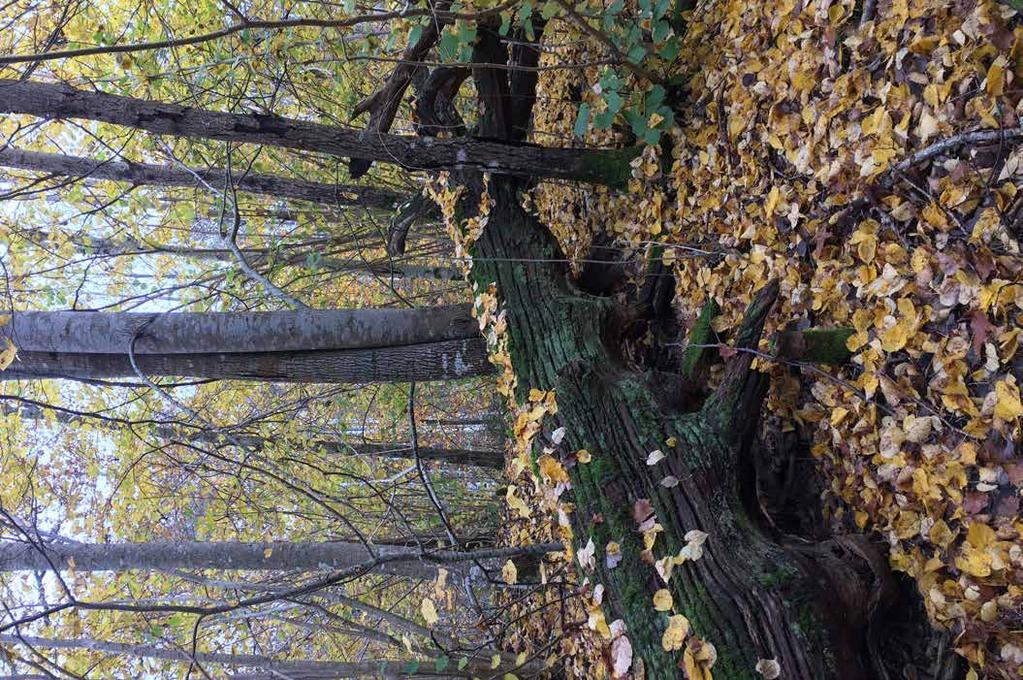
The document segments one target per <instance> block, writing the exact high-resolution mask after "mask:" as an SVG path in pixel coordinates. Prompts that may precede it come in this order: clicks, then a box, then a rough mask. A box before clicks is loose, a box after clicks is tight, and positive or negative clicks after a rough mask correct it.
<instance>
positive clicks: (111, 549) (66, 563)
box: [0, 541, 560, 579]
mask: <svg viewBox="0 0 1023 680" xmlns="http://www.w3.org/2000/svg"><path fill="white" fill-rule="evenodd" d="M558 549H560V546H557V545H535V546H529V547H525V548H493V549H488V550H477V551H473V552H454V551H435V552H420V551H419V550H418V549H417V548H415V547H406V546H395V545H374V546H373V550H374V552H375V553H376V554H375V555H371V554H370V553H369V551H367V549H366V546H365V545H363V544H362V543H355V542H348V541H335V542H329V543H327V542H324V543H312V542H298V543H291V542H274V543H243V542H204V541H203V542H200V541H152V542H148V543H70V542H68V543H63V542H62V543H37V544H34V545H29V544H26V543H15V542H10V541H5V542H2V543H0V571H49V570H52V569H58V570H60V571H65V570H68V569H71V568H74V570H75V571H78V572H91V571H151V570H161V571H173V570H175V569H217V570H224V571H228V570H239V571H337V570H345V569H351V568H358V567H362V566H364V565H370V567H369V568H371V570H372V571H374V572H381V573H387V574H397V575H400V576H408V577H410V578H422V579H429V578H433V577H434V576H436V573H437V569H438V568H439V567H442V566H444V567H447V568H456V567H457V566H458V565H460V564H464V563H467V562H475V561H477V560H480V561H487V560H495V559H501V558H507V557H513V556H516V555H537V554H543V553H546V552H549V551H551V550H558Z"/></svg>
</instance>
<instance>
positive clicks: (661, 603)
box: [654, 588, 673, 612]
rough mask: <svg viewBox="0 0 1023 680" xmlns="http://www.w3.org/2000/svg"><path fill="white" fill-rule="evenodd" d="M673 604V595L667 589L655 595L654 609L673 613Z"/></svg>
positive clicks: (662, 589)
mask: <svg viewBox="0 0 1023 680" xmlns="http://www.w3.org/2000/svg"><path fill="white" fill-rule="evenodd" d="M672 603H673V600H672V597H671V593H670V592H669V591H668V589H667V588H661V589H660V590H658V591H657V592H656V593H654V609H656V610H657V611H659V612H667V611H671V605H672Z"/></svg>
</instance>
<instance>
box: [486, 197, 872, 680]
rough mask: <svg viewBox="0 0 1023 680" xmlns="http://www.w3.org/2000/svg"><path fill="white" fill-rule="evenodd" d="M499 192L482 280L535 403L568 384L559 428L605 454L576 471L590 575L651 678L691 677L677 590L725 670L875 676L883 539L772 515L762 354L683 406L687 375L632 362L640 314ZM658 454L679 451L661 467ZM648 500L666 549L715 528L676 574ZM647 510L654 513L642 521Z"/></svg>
mask: <svg viewBox="0 0 1023 680" xmlns="http://www.w3.org/2000/svg"><path fill="white" fill-rule="evenodd" d="M490 193H491V196H492V197H494V199H495V201H496V205H495V207H494V208H493V209H492V210H491V213H490V216H489V222H488V226H487V227H486V228H485V229H484V231H483V234H482V236H481V237H480V238H479V240H478V241H477V242H476V255H478V256H479V258H478V259H477V260H476V264H475V266H474V271H473V275H474V278H475V280H476V281H477V283H478V284H480V285H481V289H485V288H486V285H487V284H488V283H490V282H496V284H497V290H498V291H499V294H500V296H501V297H502V300H503V303H504V305H505V309H506V310H507V322H508V333H509V346H510V348H511V357H512V361H513V364H514V368H515V373H516V375H517V376H518V386H519V391H520V397H522V396H523V395H524V394H525V392H527V391H528V390H529V389H530V388H538V389H541V390H553V391H554V393H555V394H556V396H557V404H558V413H557V415H556V416H548V421H550V422H548V421H545V427H551V428H553V427H557V426H558V425H564V426H565V427H566V428H567V434H566V435H565V438H564V441H563V442H562V451H563V453H567V452H571V451H575V450H577V449H583V448H585V449H588V450H589V451H590V452H592V462H590V463H588V464H576V465H574V466H571V467H570V469H569V474H570V476H571V481H572V495H574V497H573V498H571V499H570V500H571V501H572V502H574V503H575V504H576V509H575V512H574V514H573V529H574V533H575V542H576V544H577V546H582V545H584V544H586V543H587V541H588V540H590V539H592V540H593V541H594V543H595V545H596V553H595V554H596V558H595V563H596V564H595V569H594V571H592V572H589V573H588V574H587V575H588V576H589V577H590V579H591V582H593V583H601V584H603V585H604V586H605V588H606V594H605V595H604V606H605V608H606V609H608V610H609V612H608V613H609V616H608V617H607V618H608V620H609V621H610V620H613V619H617V618H622V619H624V621H625V623H626V626H627V634H628V636H629V638H630V640H631V642H632V646H633V648H634V649H635V651H636V657H637V658H641V659H642V660H643V662H644V664H645V668H646V672H647V677H651V678H674V677H679V670H678V664H679V663H680V661H681V657H682V652H681V651H672V652H667V651H665V650H664V649H663V648H662V641H661V638H662V634H663V633H664V631H665V629H666V626H667V622H668V617H667V615H666V614H661V613H658V612H656V611H654V608H653V604H652V601H651V596H652V595H653V593H654V592H655V591H656V590H658V589H659V588H665V587H666V588H668V589H669V591H670V592H671V594H672V596H673V598H674V613H679V614H683V615H685V616H686V617H688V619H689V621H690V622H691V624H692V629H693V631H694V632H695V634H697V635H699V636H700V637H701V638H703V639H704V640H707V641H709V642H711V643H713V644H714V645H715V647H716V648H717V665H716V666H714V670H713V674H714V677H715V678H727V679H729V680H731V679H734V678H743V679H748V680H753V679H754V678H759V677H760V676H759V675H758V673H757V672H756V670H755V667H756V665H757V662H758V660H759V659H776V660H777V661H778V663H779V664H780V666H781V677H783V678H806V679H811V678H814V679H816V678H842V679H857V680H859V679H863V678H869V677H873V670H872V666H871V663H872V662H873V660H872V659H871V655H870V654H868V652H867V650H868V648H869V647H870V642H871V641H870V640H868V639H867V638H868V631H870V630H871V627H870V625H869V623H870V618H869V614H870V611H871V608H872V606H873V605H876V603H877V601H878V599H877V598H875V597H874V595H875V594H876V592H877V589H879V588H880V586H879V583H883V581H884V578H883V576H882V575H884V574H886V566H885V564H884V560H883V558H882V559H881V560H880V563H878V562H877V561H876V560H873V559H871V558H870V557H869V556H870V554H871V553H870V546H867V545H865V542H861V541H858V540H856V538H855V537H848V538H847V540H843V541H830V542H827V543H817V544H814V543H809V542H801V541H798V540H787V539H786V538H785V537H783V536H778V535H773V534H772V533H771V532H770V530H768V529H766V528H765V524H764V523H763V522H761V519H762V518H761V517H760V515H759V514H758V511H757V508H756V507H755V496H754V495H753V493H752V492H753V491H754V489H753V488H752V484H753V481H752V480H751V474H752V464H751V459H750V442H751V439H752V437H753V434H754V431H755V428H756V423H757V420H758V414H759V411H760V406H761V400H762V398H763V395H764V390H765V388H766V385H765V381H764V379H763V375H762V374H760V373H757V372H755V371H751V370H750V364H751V361H752V356H751V355H749V354H748V353H741V352H740V353H739V354H737V355H736V356H735V357H733V359H732V360H731V361H730V363H729V365H728V367H727V371H726V376H725V378H724V382H723V385H722V388H721V389H720V390H719V391H718V392H717V393H716V394H715V395H714V396H712V397H711V398H710V399H709V400H708V401H707V402H706V404H705V405H704V406H703V407H702V408H700V409H699V410H698V411H696V412H695V413H682V412H681V411H679V410H678V407H677V406H675V405H673V401H672V399H670V398H662V397H664V396H669V397H670V396H671V395H670V392H671V389H670V387H671V385H672V384H673V383H676V382H678V377H677V376H670V375H666V374H663V373H655V374H644V373H639V372H635V370H634V369H630V368H629V367H627V366H626V365H624V364H623V362H622V361H621V360H620V359H619V357H620V356H621V355H620V353H619V351H618V345H619V343H618V341H617V339H620V338H621V333H622V328H623V327H624V326H625V324H624V321H625V320H626V318H627V316H623V313H624V312H623V310H621V309H617V308H616V306H615V305H614V304H613V303H612V302H611V301H610V299H609V298H600V297H595V296H592V295H586V294H582V293H581V292H580V291H578V290H575V289H574V287H573V286H572V284H571V283H570V276H569V275H568V272H567V269H566V267H565V265H563V264H560V262H561V258H562V257H563V256H562V254H561V253H560V251H559V249H558V247H557V244H556V242H555V241H554V239H553V237H552V236H551V235H550V233H549V232H548V231H546V230H545V229H544V228H543V226H542V225H540V224H538V223H537V222H536V220H535V219H534V218H533V217H531V216H530V215H528V214H527V213H526V212H525V211H524V210H523V209H522V208H521V207H520V202H519V196H518V193H517V187H516V186H514V185H513V184H512V183H511V182H510V181H502V180H498V181H494V182H492V183H491V186H490ZM511 255H514V256H515V257H516V258H519V259H516V260H515V261H509V260H508V258H509V256H511ZM776 293H777V288H776V287H775V288H773V289H771V288H769V289H768V291H767V293H766V294H764V295H762V296H761V298H759V299H758V302H757V304H756V305H754V307H753V308H752V309H751V310H750V313H749V315H748V318H747V320H746V322H745V324H744V327H743V329H742V331H741V332H740V334H739V337H738V338H737V344H738V345H739V346H745V347H756V341H757V339H758V337H759V335H760V332H761V329H762V324H763V320H764V317H765V316H766V314H767V312H768V311H769V309H770V307H771V304H772V303H773V297H772V295H773V294H776ZM669 441H672V442H677V443H675V445H674V446H669V444H668V442H669ZM655 449H661V450H663V451H664V452H665V453H666V454H667V457H666V458H665V459H664V460H663V461H662V462H660V463H658V464H657V465H654V466H650V465H647V464H646V459H647V457H648V455H649V453H650V452H651V451H653V450H655ZM669 475H670V476H673V477H675V478H676V479H677V480H678V483H677V485H675V486H671V487H670V488H669V487H666V486H664V485H662V484H661V483H660V482H661V480H663V479H665V478H666V477H668V476H669ZM643 499H649V500H650V502H651V508H652V514H653V515H654V516H655V517H656V521H657V522H658V523H659V524H660V525H661V526H663V528H664V531H663V533H661V534H660V535H659V536H657V539H656V543H655V545H654V548H653V555H652V557H653V559H660V558H662V557H663V556H665V555H673V554H676V553H678V552H679V550H680V549H681V548H682V547H683V546H685V545H687V541H686V539H685V538H684V536H685V534H686V533H687V532H688V531H690V530H694V529H695V530H700V531H703V532H706V533H707V534H708V535H709V538H708V539H707V542H706V544H705V546H704V550H703V555H702V557H701V558H700V559H696V560H689V561H687V562H685V563H684V564H682V565H681V566H678V567H676V568H675V570H674V575H673V576H671V578H670V581H669V582H668V583H667V584H665V583H664V582H663V581H662V580H661V579H660V578H659V576H658V574H657V572H656V571H655V570H654V568H653V566H652V564H650V562H649V557H647V558H646V559H644V557H643V554H642V553H643V549H644V546H643V544H642V541H641V535H640V534H639V533H638V532H637V521H642V520H643V519H644V518H645V517H646V513H645V512H644V511H642V510H635V509H636V504H637V502H639V501H643ZM642 507H643V506H642V503H641V504H640V508H642ZM634 510H635V512H637V513H639V514H641V515H643V516H642V517H639V518H638V520H637V518H634V516H633V514H634ZM598 517H600V518H601V519H599V520H598V519H597V518H598ZM612 541H614V542H618V543H620V545H621V551H622V560H621V562H620V564H618V565H617V566H616V567H615V568H613V569H609V568H608V567H607V565H606V562H605V560H604V554H605V546H606V545H607V544H608V543H609V542H612ZM878 564H880V566H878ZM850 565H851V566H850ZM864 574H867V575H873V578H874V579H876V580H877V582H873V580H872V578H871V577H870V576H868V577H866V578H865V577H864ZM882 599H883V598H882ZM879 609H883V607H880V608H879ZM875 631H876V629H875Z"/></svg>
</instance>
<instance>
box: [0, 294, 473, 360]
mask: <svg viewBox="0 0 1023 680" xmlns="http://www.w3.org/2000/svg"><path fill="white" fill-rule="evenodd" d="M478 335H479V326H478V324H477V323H476V320H475V319H474V318H473V317H472V313H471V310H470V307H469V306H468V305H445V306H440V307H419V308H415V309H386V308H381V309H374V308H368V309H300V310H294V311H283V312H170V313H165V314H145V313H134V312H14V313H13V314H12V315H11V318H10V321H9V322H8V323H7V324H5V325H4V326H3V327H0V338H10V339H11V340H12V342H14V344H15V345H16V346H17V347H18V349H19V350H24V351H31V352H73V353H78V352H81V353H96V354H125V353H126V352H127V351H128V346H129V344H130V343H131V341H132V340H133V339H134V340H135V347H134V351H135V353H136V354H139V355H142V354H194V353H197V352H206V353H217V352H235V353H245V352H308V351H313V350H340V349H370V348H379V347H395V346H402V345H419V344H426V343H431V342H441V341H444V340H464V339H467V338H472V337H476V336H478Z"/></svg>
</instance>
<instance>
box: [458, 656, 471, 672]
mask: <svg viewBox="0 0 1023 680" xmlns="http://www.w3.org/2000/svg"><path fill="white" fill-rule="evenodd" d="M468 665H469V657H467V656H463V657H462V658H461V659H459V660H458V670H463V669H464V668H465V667H466V666H468Z"/></svg>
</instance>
